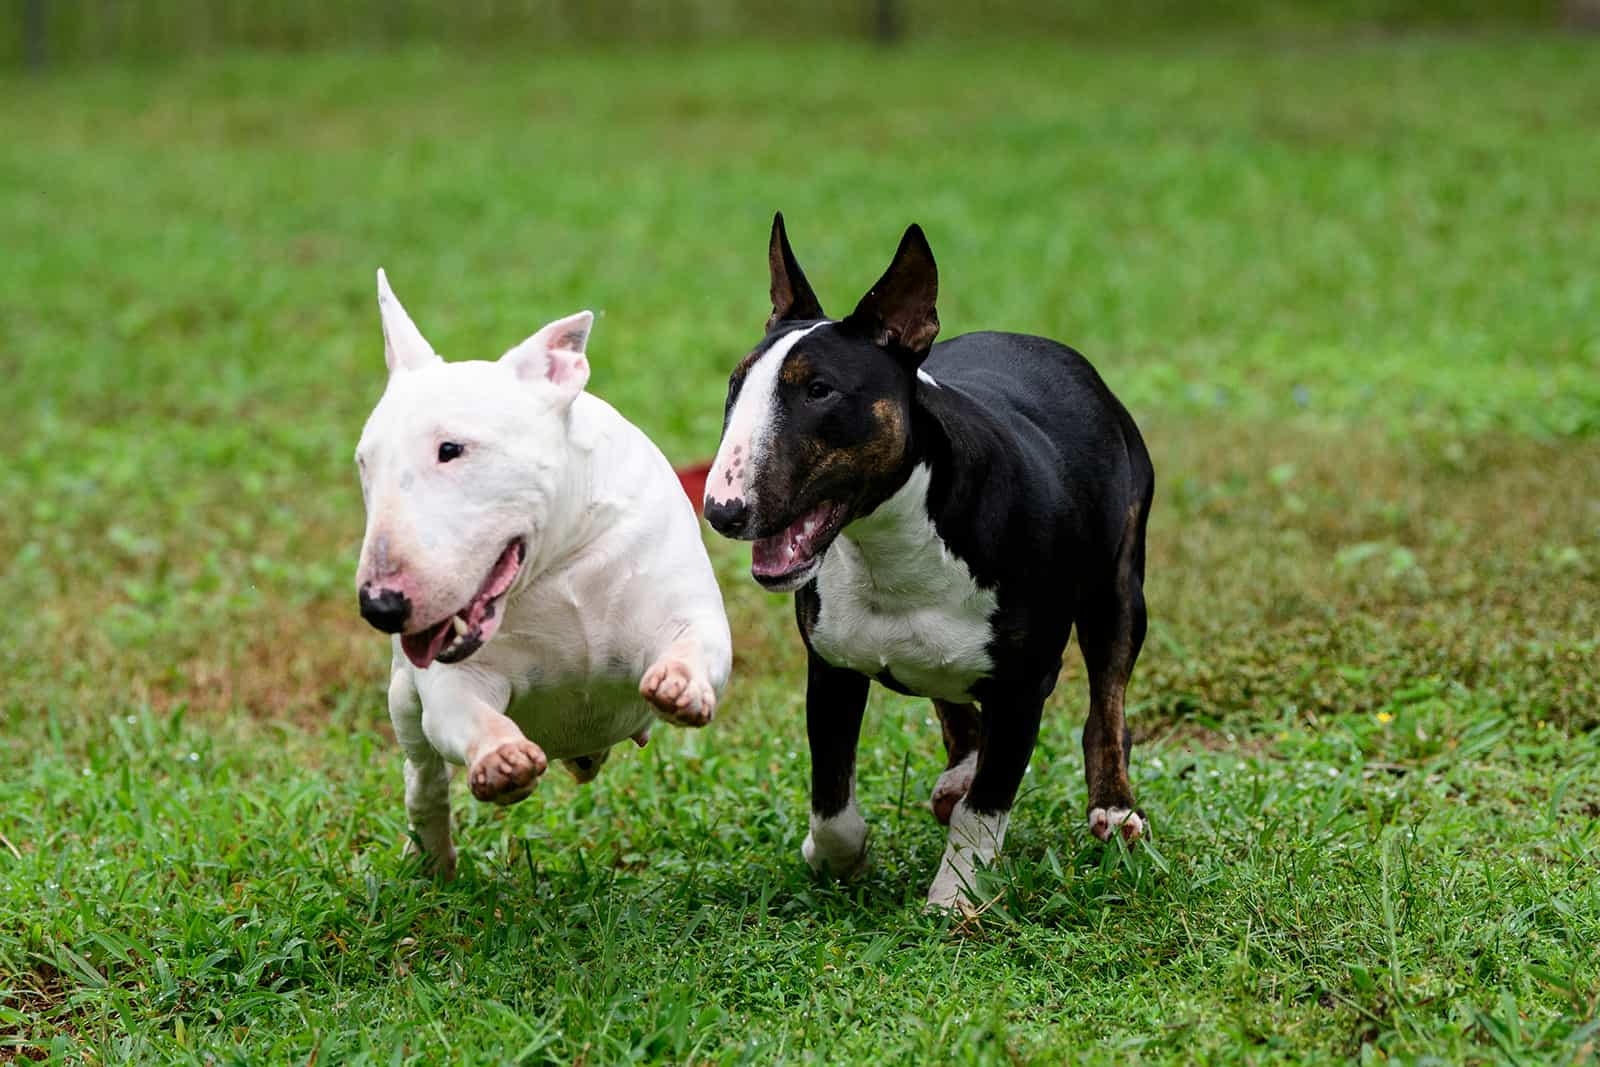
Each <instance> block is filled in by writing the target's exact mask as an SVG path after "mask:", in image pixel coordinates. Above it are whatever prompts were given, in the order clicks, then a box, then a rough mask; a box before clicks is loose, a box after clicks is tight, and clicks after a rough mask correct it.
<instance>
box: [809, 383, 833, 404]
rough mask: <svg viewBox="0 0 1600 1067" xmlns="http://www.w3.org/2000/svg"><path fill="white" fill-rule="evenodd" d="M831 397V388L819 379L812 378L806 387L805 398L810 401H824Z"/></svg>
mask: <svg viewBox="0 0 1600 1067" xmlns="http://www.w3.org/2000/svg"><path fill="white" fill-rule="evenodd" d="M832 395H833V386H831V385H829V384H828V383H827V382H825V381H823V380H822V379H821V378H813V379H812V380H811V384H810V385H808V386H806V396H807V398H809V399H811V400H826V399H827V398H828V397H830V396H832Z"/></svg>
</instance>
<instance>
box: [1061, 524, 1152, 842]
mask: <svg viewBox="0 0 1600 1067" xmlns="http://www.w3.org/2000/svg"><path fill="white" fill-rule="evenodd" d="M1134 508H1135V509H1137V510H1132V509H1131V510H1130V514H1129V516H1128V525H1127V527H1126V529H1125V530H1124V531H1123V539H1122V544H1121V545H1120V546H1119V551H1118V553H1117V561H1116V567H1115V568H1114V573H1113V578H1112V581H1111V582H1109V583H1107V584H1105V585H1102V586H1100V587H1099V588H1098V589H1097V590H1095V591H1094V592H1093V593H1092V594H1091V595H1090V596H1089V597H1087V598H1085V602H1084V603H1083V604H1082V605H1081V607H1080V608H1079V611H1078V645H1079V647H1080V648H1081V649H1082V650H1083V663H1084V666H1085V667H1087V668H1088V671H1089V719H1088V721H1087V722H1086V723H1085V724H1084V727H1083V765H1084V774H1085V776H1086V777H1087V778H1088V784H1089V831H1090V832H1091V833H1092V834H1094V835H1095V836H1096V837H1098V838H1100V840H1102V841H1107V840H1110V838H1111V835H1112V834H1113V833H1115V832H1118V830H1119V828H1120V832H1121V834H1122V836H1123V838H1124V839H1125V840H1127V841H1130V842H1131V841H1135V840H1137V839H1138V838H1139V837H1140V835H1142V834H1143V833H1144V831H1145V829H1146V822H1145V818H1144V813H1143V812H1141V811H1139V810H1138V808H1137V806H1136V805H1135V804H1134V800H1133V789H1132V787H1131V786H1130V785H1129V784H1128V756H1129V750H1130V749H1131V748H1132V732H1131V731H1130V730H1129V729H1128V725H1127V722H1126V720H1125V718H1124V716H1123V699H1124V694H1125V693H1126V692H1127V688H1128V677H1129V675H1131V674H1132V673H1133V665H1134V663H1135V662H1136V661H1137V660H1138V658H1139V649H1140V648H1141V647H1142V646H1143V645H1144V633H1145V609H1144V526H1145V517H1146V515H1147V514H1148V509H1149V501H1148V498H1147V499H1146V500H1145V501H1144V502H1143V504H1142V505H1140V504H1135V506H1134Z"/></svg>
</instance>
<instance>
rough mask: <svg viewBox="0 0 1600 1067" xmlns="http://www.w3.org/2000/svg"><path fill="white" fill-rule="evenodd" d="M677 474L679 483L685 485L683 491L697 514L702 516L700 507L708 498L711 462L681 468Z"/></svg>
mask: <svg viewBox="0 0 1600 1067" xmlns="http://www.w3.org/2000/svg"><path fill="white" fill-rule="evenodd" d="M677 473H678V481H680V482H682V483H683V491H684V492H685V493H687V494H688V496H689V502H690V503H691V504H693V505H694V512H695V514H696V515H698V514H700V506H701V504H702V503H703V502H704V501H705V497H706V475H707V474H710V473H711V461H710V460H709V459H708V460H706V461H705V462H704V463H696V464H694V465H692V466H688V467H679V468H678V471H677Z"/></svg>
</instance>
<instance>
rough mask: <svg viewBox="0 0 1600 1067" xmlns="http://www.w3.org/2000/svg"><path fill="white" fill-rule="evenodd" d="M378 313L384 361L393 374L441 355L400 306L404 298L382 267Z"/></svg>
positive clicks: (421, 364)
mask: <svg viewBox="0 0 1600 1067" xmlns="http://www.w3.org/2000/svg"><path fill="white" fill-rule="evenodd" d="M378 316H379V317H380V318H381V319H382V320H383V361H384V362H385V363H387V364H388V365H389V373H390V374H393V373H394V372H395V371H400V370H416V369H417V368H418V367H424V366H426V365H428V364H429V363H432V362H433V361H434V360H436V359H438V358H439V357H438V355H437V354H436V353H435V352H434V351H433V346H432V345H430V344H429V343H428V340H427V338H425V337H423V336H422V331H421V330H419V329H417V324H416V323H414V322H412V321H411V316H410V315H407V314H406V309H405V308H403V307H401V306H400V299H399V298H398V297H396V296H395V295H394V290H393V289H391V288H389V276H388V275H387V274H385V273H383V268H382V267H379V268H378Z"/></svg>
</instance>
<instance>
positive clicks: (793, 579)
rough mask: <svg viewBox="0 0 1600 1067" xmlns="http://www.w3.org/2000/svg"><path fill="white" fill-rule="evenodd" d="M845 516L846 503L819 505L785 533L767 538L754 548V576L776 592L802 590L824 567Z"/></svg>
mask: <svg viewBox="0 0 1600 1067" xmlns="http://www.w3.org/2000/svg"><path fill="white" fill-rule="evenodd" d="M845 515H846V509H845V506H844V505H843V504H819V505H817V506H816V507H814V508H812V509H811V510H810V511H808V512H806V513H805V514H804V515H802V516H800V517H799V518H798V519H796V520H795V521H794V522H792V523H790V524H789V526H788V527H787V528H786V529H785V530H783V531H782V532H781V533H776V534H773V535H772V536H771V537H763V538H762V539H761V540H759V541H757V542H756V543H755V544H754V545H752V546H751V548H750V573H751V574H752V575H754V576H755V579H756V581H758V582H760V583H761V584H762V585H763V586H765V587H766V588H768V589H770V590H772V591H774V592H787V591H789V590H791V589H798V588H799V587H800V586H802V585H804V584H805V583H806V582H808V581H810V580H811V576H812V574H813V573H815V571H816V569H817V567H819V566H820V565H821V563H822V555H823V553H825V552H827V550H828V546H829V545H831V544H833V539H834V536H835V535H837V534H838V532H839V530H840V528H841V527H843V526H844V520H845Z"/></svg>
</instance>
